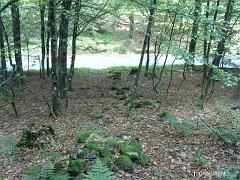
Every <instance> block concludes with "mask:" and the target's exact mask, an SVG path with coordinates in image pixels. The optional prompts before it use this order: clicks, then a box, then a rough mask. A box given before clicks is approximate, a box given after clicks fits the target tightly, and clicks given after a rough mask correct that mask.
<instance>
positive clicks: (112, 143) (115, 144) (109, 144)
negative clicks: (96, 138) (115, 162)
mask: <svg viewBox="0 0 240 180" xmlns="http://www.w3.org/2000/svg"><path fill="white" fill-rule="evenodd" d="M106 145H107V147H109V148H117V147H118V142H117V141H116V140H113V139H108V140H107V142H106Z"/></svg>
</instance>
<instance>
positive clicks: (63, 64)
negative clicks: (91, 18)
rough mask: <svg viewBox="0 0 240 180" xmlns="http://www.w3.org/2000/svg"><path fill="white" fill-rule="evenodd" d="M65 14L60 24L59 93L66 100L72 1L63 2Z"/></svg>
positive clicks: (62, 15) (64, 0) (65, 0)
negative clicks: (68, 13)
mask: <svg viewBox="0 0 240 180" xmlns="http://www.w3.org/2000/svg"><path fill="white" fill-rule="evenodd" d="M62 6H63V12H62V14H61V24H60V31H59V33H60V35H59V36H60V37H59V50H58V59H59V91H60V97H61V99H65V98H66V92H67V91H66V88H67V83H66V78H67V47H68V25H69V20H68V17H67V12H68V11H69V10H70V7H71V0H63V2H62Z"/></svg>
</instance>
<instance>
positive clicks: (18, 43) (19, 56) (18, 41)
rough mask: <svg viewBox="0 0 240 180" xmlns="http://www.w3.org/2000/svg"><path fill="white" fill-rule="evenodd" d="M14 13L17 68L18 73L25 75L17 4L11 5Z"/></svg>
mask: <svg viewBox="0 0 240 180" xmlns="http://www.w3.org/2000/svg"><path fill="white" fill-rule="evenodd" d="M11 12H12V27H13V39H14V52H15V61H16V66H17V72H18V73H20V75H21V76H22V75H23V68H22V54H21V32H20V31H21V29H20V12H19V7H18V5H16V4H12V5H11Z"/></svg>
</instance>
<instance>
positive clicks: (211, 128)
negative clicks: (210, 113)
mask: <svg viewBox="0 0 240 180" xmlns="http://www.w3.org/2000/svg"><path fill="white" fill-rule="evenodd" d="M190 103H191V106H192V107H193V109H194V111H195V112H196V113H197V115H198V117H199V118H200V119H201V122H203V123H204V124H205V125H206V126H207V127H208V128H209V129H210V130H211V131H212V132H213V133H214V134H215V135H217V136H218V137H219V139H221V140H222V141H223V143H224V144H225V145H226V146H227V147H228V148H229V149H231V150H232V151H233V152H234V154H235V155H239V152H238V151H236V150H235V149H234V148H233V147H231V146H230V145H229V144H228V143H227V142H226V141H225V139H223V138H222V136H221V135H219V134H218V133H217V132H216V131H215V130H214V128H213V127H212V126H211V125H210V124H208V122H207V121H206V120H205V119H204V118H203V117H202V116H201V115H200V114H199V113H198V111H197V109H196V107H195V106H194V105H193V103H192V102H190ZM235 155H234V157H235Z"/></svg>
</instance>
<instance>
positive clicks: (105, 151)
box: [100, 148, 112, 158]
mask: <svg viewBox="0 0 240 180" xmlns="http://www.w3.org/2000/svg"><path fill="white" fill-rule="evenodd" d="M100 156H101V157H102V158H105V157H109V158H111V157H112V153H111V152H110V151H109V150H108V148H103V149H101V151H100Z"/></svg>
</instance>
